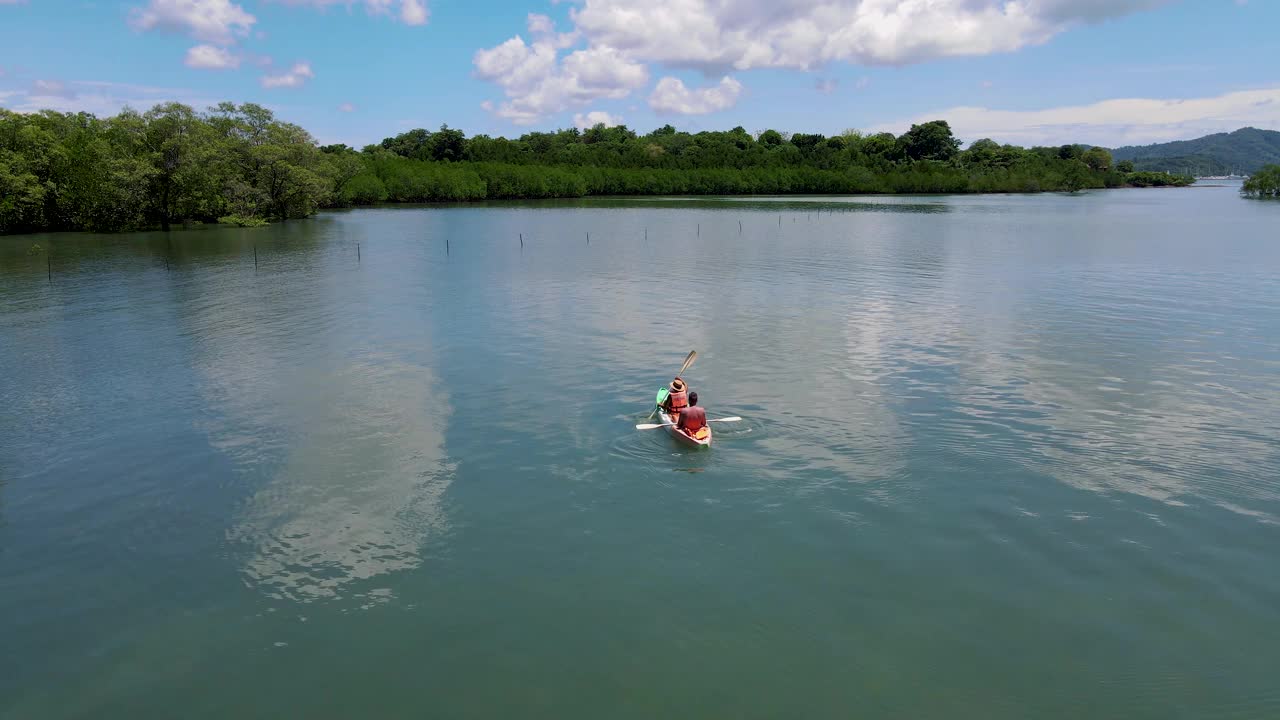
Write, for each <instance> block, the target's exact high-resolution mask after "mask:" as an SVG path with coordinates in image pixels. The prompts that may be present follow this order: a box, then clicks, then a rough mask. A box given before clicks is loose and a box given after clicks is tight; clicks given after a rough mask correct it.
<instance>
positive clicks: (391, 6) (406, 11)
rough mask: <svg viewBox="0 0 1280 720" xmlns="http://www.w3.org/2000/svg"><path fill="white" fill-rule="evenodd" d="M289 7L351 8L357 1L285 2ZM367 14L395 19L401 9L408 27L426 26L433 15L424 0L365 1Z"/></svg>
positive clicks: (296, 0)
mask: <svg viewBox="0 0 1280 720" xmlns="http://www.w3.org/2000/svg"><path fill="white" fill-rule="evenodd" d="M284 2H285V3H286V4H288V5H308V6H310V7H315V8H321V9H323V8H327V7H329V6H331V5H343V6H346V7H348V8H349V7H351V6H352V5H353V4H355V3H356V2H357V0H284ZM360 4H362V5H364V9H365V12H367V13H369V14H370V15H386V16H388V17H394V16H396V15H397V13H396V12H395V10H396V8H399V13H398V15H399V18H400V21H401V22H403V23H404V24H406V25H426V24H427V19H428V18H430V16H431V13H430V11H428V10H427V6H426V3H424V2H423V0H399V1H398V2H397V0H363V1H362V2H360Z"/></svg>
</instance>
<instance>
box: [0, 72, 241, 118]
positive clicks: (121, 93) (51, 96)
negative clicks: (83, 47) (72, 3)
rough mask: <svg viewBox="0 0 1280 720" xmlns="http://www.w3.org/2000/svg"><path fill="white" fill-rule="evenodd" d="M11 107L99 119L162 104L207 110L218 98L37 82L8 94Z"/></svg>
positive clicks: (146, 89)
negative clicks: (176, 104)
mask: <svg viewBox="0 0 1280 720" xmlns="http://www.w3.org/2000/svg"><path fill="white" fill-rule="evenodd" d="M8 97H9V98H12V99H10V100H8V105H7V106H8V107H9V109H11V110H14V111H16V112H23V113H27V112H36V111H39V110H57V111H59V112H87V113H93V114H94V115H97V116H99V117H105V116H108V115H114V114H116V113H118V112H120V110H121V109H122V108H124V107H126V106H128V107H132V108H135V109H137V110H147V109H150V108H151V107H152V106H153V105H157V104H159V103H162V102H170V101H174V102H181V103H185V104H187V105H190V106H192V107H197V108H199V107H206V106H209V105H212V104H214V103H215V102H216V99H214V98H209V97H204V96H201V95H197V94H196V93H195V92H194V91H192V90H186V89H181V88H165V87H152V86H148V85H132V84H128V83H113V82H103V81H98V80H72V81H68V82H60V81H57V80H37V81H36V82H34V83H32V85H31V89H30V90H28V91H25V92H23V91H16V92H11V93H9V96H8Z"/></svg>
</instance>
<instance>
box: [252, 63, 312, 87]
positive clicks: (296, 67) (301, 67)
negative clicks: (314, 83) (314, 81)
mask: <svg viewBox="0 0 1280 720" xmlns="http://www.w3.org/2000/svg"><path fill="white" fill-rule="evenodd" d="M315 76H316V74H315V73H314V72H312V71H311V63H307V62H298V63H294V64H293V67H291V68H289V69H288V70H287V71H285V72H282V73H280V74H279V75H263V76H262V80H261V82H262V87H264V88H282V87H283V88H297V87H302V86H303V85H305V84H306V83H307V80H310V79H311V78H313V77H315Z"/></svg>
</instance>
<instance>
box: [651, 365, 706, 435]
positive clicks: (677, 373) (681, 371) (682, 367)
mask: <svg viewBox="0 0 1280 720" xmlns="http://www.w3.org/2000/svg"><path fill="white" fill-rule="evenodd" d="M697 359H698V351H697V350H690V351H689V354H688V355H686V356H685V357H684V364H683V365H681V366H680V369H679V370H677V371H676V377H680V376H681V375H683V374H684V371H685V370H688V369H689V366H690V365H692V364H693V361H694V360H697ZM657 412H658V405H657V404H655V405H654V406H653V409H652V410H650V411H649V418H650V419H652V418H653V416H654V415H656V414H657Z"/></svg>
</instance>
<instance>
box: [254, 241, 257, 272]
mask: <svg viewBox="0 0 1280 720" xmlns="http://www.w3.org/2000/svg"><path fill="white" fill-rule="evenodd" d="M253 269H254V270H257V269H258V246H257V245H254V246H253Z"/></svg>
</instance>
